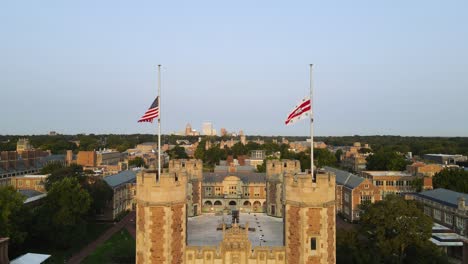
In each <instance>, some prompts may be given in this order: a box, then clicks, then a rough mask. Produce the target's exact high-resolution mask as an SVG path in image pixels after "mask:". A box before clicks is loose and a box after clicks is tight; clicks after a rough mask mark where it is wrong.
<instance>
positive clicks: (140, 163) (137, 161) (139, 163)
mask: <svg viewBox="0 0 468 264" xmlns="http://www.w3.org/2000/svg"><path fill="white" fill-rule="evenodd" d="M128 166H135V167H138V168H147V165H146V163H145V160H144V159H143V158H142V157H135V158H134V159H132V160H129V161H128Z"/></svg>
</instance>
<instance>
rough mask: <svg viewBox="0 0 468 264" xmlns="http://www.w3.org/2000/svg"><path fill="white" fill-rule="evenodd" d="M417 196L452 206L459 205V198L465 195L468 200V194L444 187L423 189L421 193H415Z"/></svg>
mask: <svg viewBox="0 0 468 264" xmlns="http://www.w3.org/2000/svg"><path fill="white" fill-rule="evenodd" d="M414 195H415V196H419V197H422V198H425V199H428V200H432V201H435V202H438V203H441V204H444V205H447V206H450V207H454V208H457V207H458V198H459V197H463V198H465V201H468V194H466V193H459V192H455V191H451V190H447V189H443V188H437V189H434V190H429V191H423V192H420V193H415V194H414Z"/></svg>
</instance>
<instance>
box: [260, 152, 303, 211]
mask: <svg viewBox="0 0 468 264" xmlns="http://www.w3.org/2000/svg"><path fill="white" fill-rule="evenodd" d="M299 172H301V163H300V162H299V161H298V160H267V164H266V173H267V174H266V202H267V214H268V215H270V216H276V217H283V201H282V200H283V199H282V197H283V180H284V174H285V173H293V174H294V173H299Z"/></svg>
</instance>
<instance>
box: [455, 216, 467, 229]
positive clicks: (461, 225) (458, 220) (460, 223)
mask: <svg viewBox="0 0 468 264" xmlns="http://www.w3.org/2000/svg"><path fill="white" fill-rule="evenodd" d="M455 225H456V226H457V228H459V229H465V222H464V221H463V218H461V217H458V216H457V217H455Z"/></svg>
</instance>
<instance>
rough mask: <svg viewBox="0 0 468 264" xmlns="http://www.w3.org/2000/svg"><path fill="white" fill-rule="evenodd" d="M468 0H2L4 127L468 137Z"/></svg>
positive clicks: (17, 130) (18, 130) (0, 99)
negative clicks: (156, 107) (205, 126)
mask: <svg viewBox="0 0 468 264" xmlns="http://www.w3.org/2000/svg"><path fill="white" fill-rule="evenodd" d="M467 11H468V1H450V0H449V1H431V0H429V1H428V0H425V1H419V0H414V1H399V0H395V1H372V0H369V1H359V0H357V1H312V0H304V1H272V0H270V1H260V0H259V1H244V0H239V1H203V0H200V1H115V0H114V1H84V0H83V1H47V0H44V1H16V0H14V1H2V2H1V3H0V105H1V109H2V114H1V115H0V134H3V135H5V134H45V133H48V132H49V131H57V132H58V133H62V134H77V133H96V134H100V133H114V134H127V133H155V131H156V123H153V124H147V123H145V124H141V123H137V122H136V121H137V120H138V119H139V117H140V116H141V115H142V114H143V113H144V112H145V111H146V110H147V108H148V107H149V106H150V104H151V103H152V101H153V100H154V98H155V97H156V95H157V65H158V64H162V73H161V74H162V79H161V80H162V94H161V98H162V100H161V118H162V131H163V133H170V132H173V131H182V130H183V129H184V128H185V125H186V124H187V123H190V124H191V125H192V127H193V128H196V129H198V130H200V129H201V126H202V123H203V122H206V121H209V122H212V123H213V124H214V127H215V128H216V129H217V130H218V131H219V129H220V128H222V127H224V128H226V129H227V130H229V131H238V130H240V129H242V130H243V131H244V132H245V133H246V134H248V135H285V136H288V135H289V136H295V135H308V134H309V127H310V126H309V125H310V123H309V122H308V121H306V120H303V121H301V122H298V123H296V124H294V125H292V126H285V125H284V120H285V118H286V116H287V114H288V113H289V112H290V111H291V110H292V108H293V107H294V106H295V105H296V104H297V103H298V102H299V101H300V100H301V99H302V98H303V97H305V96H307V95H308V94H309V78H310V74H309V64H311V63H313V64H314V71H313V83H314V96H313V108H314V120H315V121H314V130H315V134H316V135H320V136H341V135H403V136H468V122H467V119H466V117H467V113H468V103H467V99H468V26H467V25H468V16H467V15H466V13H467Z"/></svg>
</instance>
